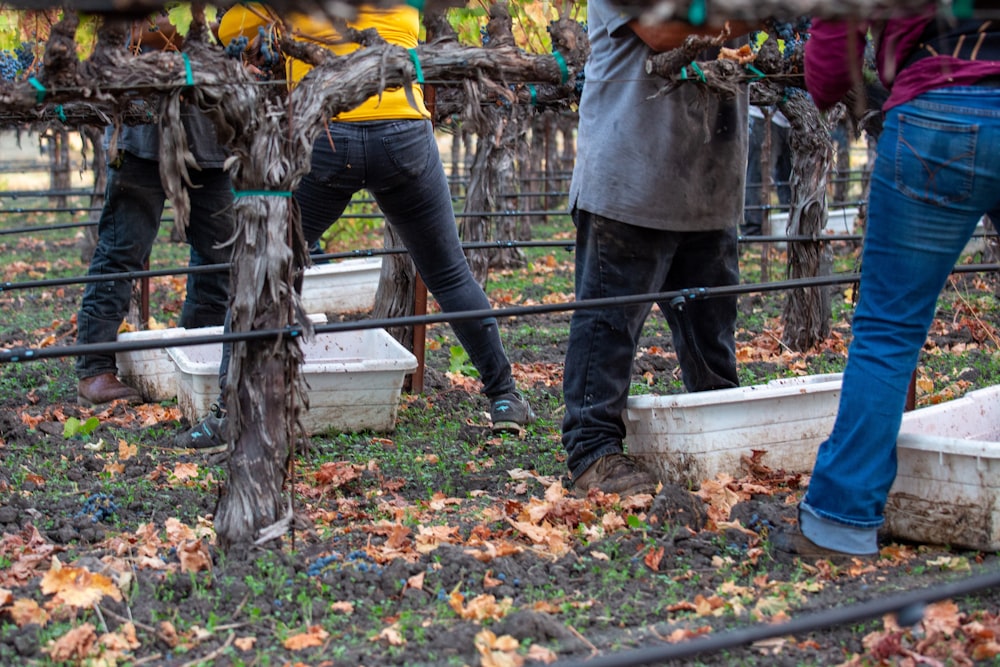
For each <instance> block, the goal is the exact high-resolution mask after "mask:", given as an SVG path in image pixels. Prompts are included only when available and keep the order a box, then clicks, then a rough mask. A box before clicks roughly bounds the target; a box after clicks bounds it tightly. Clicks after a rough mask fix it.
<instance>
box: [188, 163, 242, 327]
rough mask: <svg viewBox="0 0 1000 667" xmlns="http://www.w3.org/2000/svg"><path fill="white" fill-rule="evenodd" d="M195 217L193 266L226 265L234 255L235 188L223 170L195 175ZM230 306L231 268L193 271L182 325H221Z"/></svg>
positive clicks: (192, 222) (192, 193)
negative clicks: (230, 243) (202, 271)
mask: <svg viewBox="0 0 1000 667" xmlns="http://www.w3.org/2000/svg"><path fill="white" fill-rule="evenodd" d="M191 177H192V182H193V185H194V187H192V188H189V189H188V192H189V193H190V196H191V220H190V222H189V223H188V229H187V239H188V243H190V244H191V259H190V265H191V266H205V265H208V264H225V263H228V262H229V259H230V257H231V255H232V246H231V245H229V242H230V241H231V239H232V236H233V232H234V228H235V219H234V217H233V191H232V185H231V184H230V181H229V176H227V175H226V173H225V172H224V171H223V170H222V169H202V170H200V171H195V172H193V173H192V175H191ZM228 307H229V270H228V269H226V270H223V271H218V272H212V273H191V274H188V279H187V296H186V298H185V300H184V307H183V309H182V310H181V319H180V325H181V326H182V327H185V328H189V329H190V328H196V327H211V326H219V325H220V324H222V323H223V322H224V320H225V318H226V310H227V309H228Z"/></svg>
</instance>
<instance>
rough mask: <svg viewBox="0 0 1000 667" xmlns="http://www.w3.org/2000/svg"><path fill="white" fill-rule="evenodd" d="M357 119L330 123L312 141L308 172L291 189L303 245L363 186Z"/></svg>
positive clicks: (316, 237)
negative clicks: (324, 130) (297, 185)
mask: <svg viewBox="0 0 1000 667" xmlns="http://www.w3.org/2000/svg"><path fill="white" fill-rule="evenodd" d="M362 126H363V124H361V123H330V124H329V125H328V126H327V131H326V132H323V133H322V134H320V135H319V137H318V138H317V139H316V142H315V143H314V144H313V150H312V156H311V158H310V169H309V173H308V174H306V175H305V176H304V177H303V178H302V182H301V183H300V184H299V187H298V188H296V190H295V194H294V196H295V202H296V203H297V204H298V207H299V213H300V217H301V220H302V233H303V236H304V237H305V241H306V245H307V246H309V247H314V246H315V244H316V243H317V242H318V241H319V239H320V237H322V236H323V233H324V232H326V230H327V229H329V228H330V226H332V225H333V224H334V223H336V222H337V220H339V219H340V216H341V215H342V214H343V213H344V210H345V209H346V208H347V205H348V204H350V203H351V197H353V196H354V193H355V192H357V191H358V190H360V189H362V188H363V187H364V186H365V174H364V172H365V168H364V167H365V149H364V131H363V127H362Z"/></svg>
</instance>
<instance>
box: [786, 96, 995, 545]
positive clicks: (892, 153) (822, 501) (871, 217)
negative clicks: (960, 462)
mask: <svg viewBox="0 0 1000 667" xmlns="http://www.w3.org/2000/svg"><path fill="white" fill-rule="evenodd" d="M949 90H951V89H949ZM963 90H967V89H963ZM960 94H961V91H959V90H957V89H956V90H955V92H954V93H952V94H950V95H947V94H946V95H944V96H943V97H942V96H940V95H939V94H938V93H934V94H928V95H924V96H921V98H918V99H917V100H915V101H914V102H911V103H909V104H906V105H902V106H900V107H897V108H896V109H893V110H892V111H890V112H889V114H887V117H886V122H885V127H884V129H883V132H882V136H881V138H880V140H879V146H878V158H877V160H876V163H875V168H874V171H873V173H872V184H871V195H870V199H869V214H868V230H867V233H866V236H865V245H864V252H863V257H862V271H861V285H860V301H859V303H858V307H857V311H856V312H855V315H854V321H853V325H852V329H853V333H854V339H853V341H852V343H851V346H850V349H849V352H848V362H847V368H846V369H845V372H844V379H843V386H842V389H841V399H840V406H839V409H838V412H837V418H836V421H835V424H834V427H833V430H832V433H831V434H830V437H829V439H827V440H826V441H825V442H824V443H822V445H821V446H820V449H819V453H818V455H817V458H816V464H815V468H814V470H813V475H812V480H811V482H810V485H809V490H808V492H807V494H806V496H805V499H804V500H803V502H802V504H801V506H800V513H799V514H800V524H801V530H802V533H803V534H804V535H805V536H806V537H807V538H809V539H810V540H812V541H813V542H814V543H815V544H817V545H819V546H821V547H825V548H828V549H834V550H837V551H840V552H844V553H853V554H871V553H874V552H876V551H877V549H878V547H877V539H876V538H877V530H878V527H879V526H880V525H881V524H882V521H883V509H884V507H885V501H886V498H887V496H888V493H889V489H890V487H891V486H892V483H893V481H894V480H895V476H896V437H897V435H898V432H899V425H900V422H901V419H902V413H903V407H904V403H905V400H906V391H907V387H908V384H909V381H910V378H911V376H912V373H913V370H914V368H915V367H916V363H917V360H918V357H919V354H920V350H921V348H922V346H923V344H924V342H925V340H926V337H927V330H928V328H929V326H930V323H931V321H932V319H933V317H934V313H935V310H936V306H937V299H938V295H939V293H940V291H941V289H942V287H943V286H944V284H945V281H946V280H947V278H948V275H949V273H950V272H951V270H952V268H953V267H954V264H955V261H956V260H957V259H958V257H959V254H960V253H961V251H962V249H963V248H964V247H965V244H966V242H967V241H968V239H969V237H970V236H971V234H972V232H973V230H974V229H975V227H976V223H977V221H978V220H979V218H980V216H981V214H982V213H983V212H985V211H987V210H990V209H992V208H995V207H996V205H997V201H998V199H1000V158H997V157H996V155H995V151H993V149H992V146H994V145H996V144H995V142H996V141H997V140H1000V112H998V111H995V110H997V109H1000V93H996V92H994V94H993V96H992V99H993V101H994V105H993V107H992V109H986V110H984V113H983V114H981V115H977V114H975V113H973V114H972V115H970V114H969V113H963V110H962V109H961V108H960V107H963V106H966V105H967V104H968V102H967V101H966V100H964V99H962V98H961V97H959V98H956V97H954V95H960ZM948 100H952V101H955V102H956V104H955V106H954V107H950V106H949V105H947V104H945V103H943V102H942V101H948Z"/></svg>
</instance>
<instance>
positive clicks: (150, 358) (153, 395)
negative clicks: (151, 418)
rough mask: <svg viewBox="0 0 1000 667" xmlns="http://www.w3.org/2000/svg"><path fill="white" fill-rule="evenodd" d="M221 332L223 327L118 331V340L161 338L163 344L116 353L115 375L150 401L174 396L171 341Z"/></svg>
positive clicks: (165, 399)
mask: <svg viewBox="0 0 1000 667" xmlns="http://www.w3.org/2000/svg"><path fill="white" fill-rule="evenodd" d="M221 333H222V327H204V328H200V329H185V328H183V327H173V328H170V329H146V330H143V331H128V332H125V333H121V334H118V341H119V342H126V341H154V340H162V341H163V343H164V344H163V347H157V348H151V349H148V350H129V351H127V352H118V353H117V354H115V361H116V363H117V364H118V377H119V378H120V379H121V381H122V382H124V383H125V384H127V385H128V386H130V387H135V388H136V389H138V390H139V393H141V394H142V397H143V398H144V399H145V400H147V401H149V402H152V403H158V402H160V401H169V400H173V398H174V397H175V396H176V395H177V366H175V365H174V361H173V359H171V358H170V355H169V354H167V351H166V349H165V348H166V347H167V346H168V345H170V342H169V341H170V340H171V339H174V338H182V337H185V336H213V335H218V334H221Z"/></svg>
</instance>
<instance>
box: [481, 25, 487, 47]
mask: <svg viewBox="0 0 1000 667" xmlns="http://www.w3.org/2000/svg"><path fill="white" fill-rule="evenodd" d="M479 39H480V40H482V42H483V46H486V45H487V44H489V43H490V33H489V32H488V31H487V30H486V26H484V25H481V26H479Z"/></svg>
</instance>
